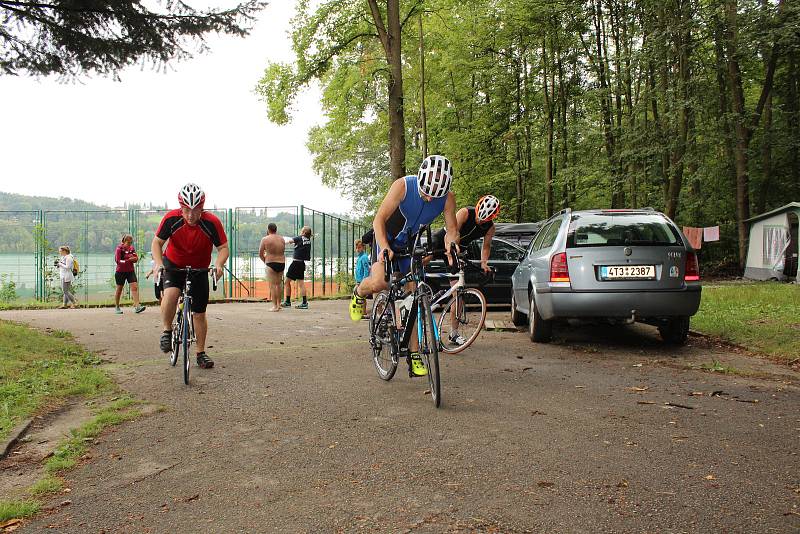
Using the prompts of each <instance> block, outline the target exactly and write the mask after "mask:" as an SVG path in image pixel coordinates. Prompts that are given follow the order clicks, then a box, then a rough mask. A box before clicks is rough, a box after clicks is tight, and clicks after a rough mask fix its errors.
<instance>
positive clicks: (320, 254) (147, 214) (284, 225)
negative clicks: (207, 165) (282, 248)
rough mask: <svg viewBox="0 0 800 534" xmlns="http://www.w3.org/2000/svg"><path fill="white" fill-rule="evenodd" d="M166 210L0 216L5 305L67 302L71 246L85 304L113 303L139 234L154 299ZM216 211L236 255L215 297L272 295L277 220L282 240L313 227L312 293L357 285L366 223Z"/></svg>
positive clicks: (271, 209)
mask: <svg viewBox="0 0 800 534" xmlns="http://www.w3.org/2000/svg"><path fill="white" fill-rule="evenodd" d="M166 211H167V210H144V209H128V210H96V211H53V210H38V211H0V303H25V302H30V301H58V300H61V285H60V282H59V279H58V270H57V268H56V267H55V266H54V262H55V260H56V259H57V257H58V247H59V246H61V245H67V246H69V247H70V249H71V252H72V254H73V255H74V256H75V258H76V259H77V260H78V263H79V265H80V273H79V275H78V277H77V278H76V280H75V283H74V284H73V289H74V291H75V294H76V295H77V296H78V298H79V299H80V300H82V301H83V302H84V303H107V302H110V301H112V300H113V296H114V287H115V284H114V271H115V263H114V250H115V249H116V246H117V245H118V244H119V243H120V240H121V238H122V236H123V235H125V234H130V235H132V236H133V240H134V246H135V247H136V250H137V252H138V253H139V257H140V261H139V262H138V263H137V265H136V273H137V277H138V279H139V284H140V291H141V292H142V299H143V300H152V299H153V293H152V285H151V284H150V283H149V282H148V281H147V280H145V275H146V274H147V273H148V271H149V270H150V268H151V257H150V244H151V242H152V239H153V236H154V235H155V232H156V230H157V227H158V224H159V222H160V221H161V218H162V217H163V216H164V214H165V213H166ZM208 211H211V212H212V213H214V214H215V215H217V217H219V218H220V220H221V221H222V223H223V226H224V228H225V231H226V233H227V234H228V242H229V246H230V251H231V256H230V259H229V261H228V266H227V267H228V272H227V273H226V280H225V283H224V284H223V285H222V286H221V287H220V288H219V289H218V292H217V294H215V295H213V296H212V298H225V297H227V298H253V299H260V298H264V297H266V284H265V283H264V275H265V271H264V264H263V263H262V262H261V260H260V259H259V258H258V248H259V244H260V241H261V238H262V237H263V236H264V235H265V234H266V230H267V225H268V224H269V223H270V222H274V223H275V224H277V226H278V232H279V233H280V234H282V235H285V236H290V237H293V236H296V235H298V234H299V233H300V229H301V228H302V227H303V226H304V225H308V226H310V227H311V228H312V233H313V238H312V242H313V247H312V251H313V252H312V260H311V261H310V262H308V265H307V266H306V283H307V290H308V293H309V294H310V295H312V296H314V295H329V294H336V293H337V292H342V291H345V290H346V289H347V288H349V287H350V285H351V284H352V279H353V273H354V268H355V259H354V258H353V250H352V249H353V241H354V240H355V239H356V238H358V237H360V236H361V235H362V234H363V232H364V231H365V228H364V227H363V226H362V225H359V224H357V223H354V222H352V221H347V220H344V219H342V218H339V217H336V216H333V215H329V214H326V213H322V212H318V211H316V210H312V209H309V208H305V207H303V206H264V207H239V208H233V209H212V210H208ZM291 249H292V246H291V245H288V246H287V251H286V255H287V262H288V261H291V259H290V258H291V254H292V250H291ZM151 280H152V278H151ZM126 297H129V288H128V286H126Z"/></svg>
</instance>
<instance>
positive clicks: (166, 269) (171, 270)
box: [155, 265, 218, 291]
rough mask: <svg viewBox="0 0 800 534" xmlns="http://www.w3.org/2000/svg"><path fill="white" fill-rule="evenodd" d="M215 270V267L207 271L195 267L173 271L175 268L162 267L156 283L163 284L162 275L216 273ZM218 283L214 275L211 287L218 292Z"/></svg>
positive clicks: (206, 269)
mask: <svg viewBox="0 0 800 534" xmlns="http://www.w3.org/2000/svg"><path fill="white" fill-rule="evenodd" d="M215 270H216V268H215V267H206V268H205V269H195V268H194V267H182V268H180V269H173V268H167V267H164V266H163V265H162V266H161V268H160V269H159V270H158V274H157V275H156V280H155V283H156V285H158V284H160V283H161V275H162V273H165V272H171V273H187V274H192V273H210V272H212V271H215ZM217 282H218V280H217V277H216V276H214V275H213V274H212V275H211V287H212V289H213V291H216V290H217Z"/></svg>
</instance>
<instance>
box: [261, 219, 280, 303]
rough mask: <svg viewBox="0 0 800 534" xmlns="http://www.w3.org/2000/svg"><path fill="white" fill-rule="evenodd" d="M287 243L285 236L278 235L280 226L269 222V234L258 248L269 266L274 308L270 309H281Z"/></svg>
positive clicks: (268, 280)
mask: <svg viewBox="0 0 800 534" xmlns="http://www.w3.org/2000/svg"><path fill="white" fill-rule="evenodd" d="M285 251H286V244H285V243H284V240H283V237H281V236H279V235H278V226H277V225H276V224H275V223H269V225H268V226H267V235H266V236H264V237H263V238H262V239H261V246H260V247H259V249H258V257H259V258H261V261H263V262H264V264H265V265H266V266H267V283H269V299H270V300H271V301H272V308H270V310H269V311H273V312H277V311H281V306H280V301H281V294H282V293H283V291H282V287H281V283H282V282H283V270H284V268H285V267H286V263H285V262H286V257H285Z"/></svg>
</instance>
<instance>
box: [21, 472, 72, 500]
mask: <svg viewBox="0 0 800 534" xmlns="http://www.w3.org/2000/svg"><path fill="white" fill-rule="evenodd" d="M63 487H64V481H63V480H61V479H60V478H56V477H54V476H50V475H48V476H46V477H45V478H43V479H41V480H39V481H38V482H36V483H35V484H34V485H33V486H31V487H30V488H28V492H29V493H30V494H31V495H33V496H35V497H38V496H41V495H47V494H49V493H57V492H59V491H61V489H62V488H63Z"/></svg>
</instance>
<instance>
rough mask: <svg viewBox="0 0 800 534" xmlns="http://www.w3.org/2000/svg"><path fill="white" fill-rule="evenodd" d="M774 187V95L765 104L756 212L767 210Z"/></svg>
mask: <svg viewBox="0 0 800 534" xmlns="http://www.w3.org/2000/svg"><path fill="white" fill-rule="evenodd" d="M770 187H772V95H771V94H770V95H769V96H768V97H767V103H766V104H764V135H763V137H762V139H761V184H760V185H759V187H758V197H757V198H756V213H764V212H765V211H767V197H768V196H769V189H770Z"/></svg>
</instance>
